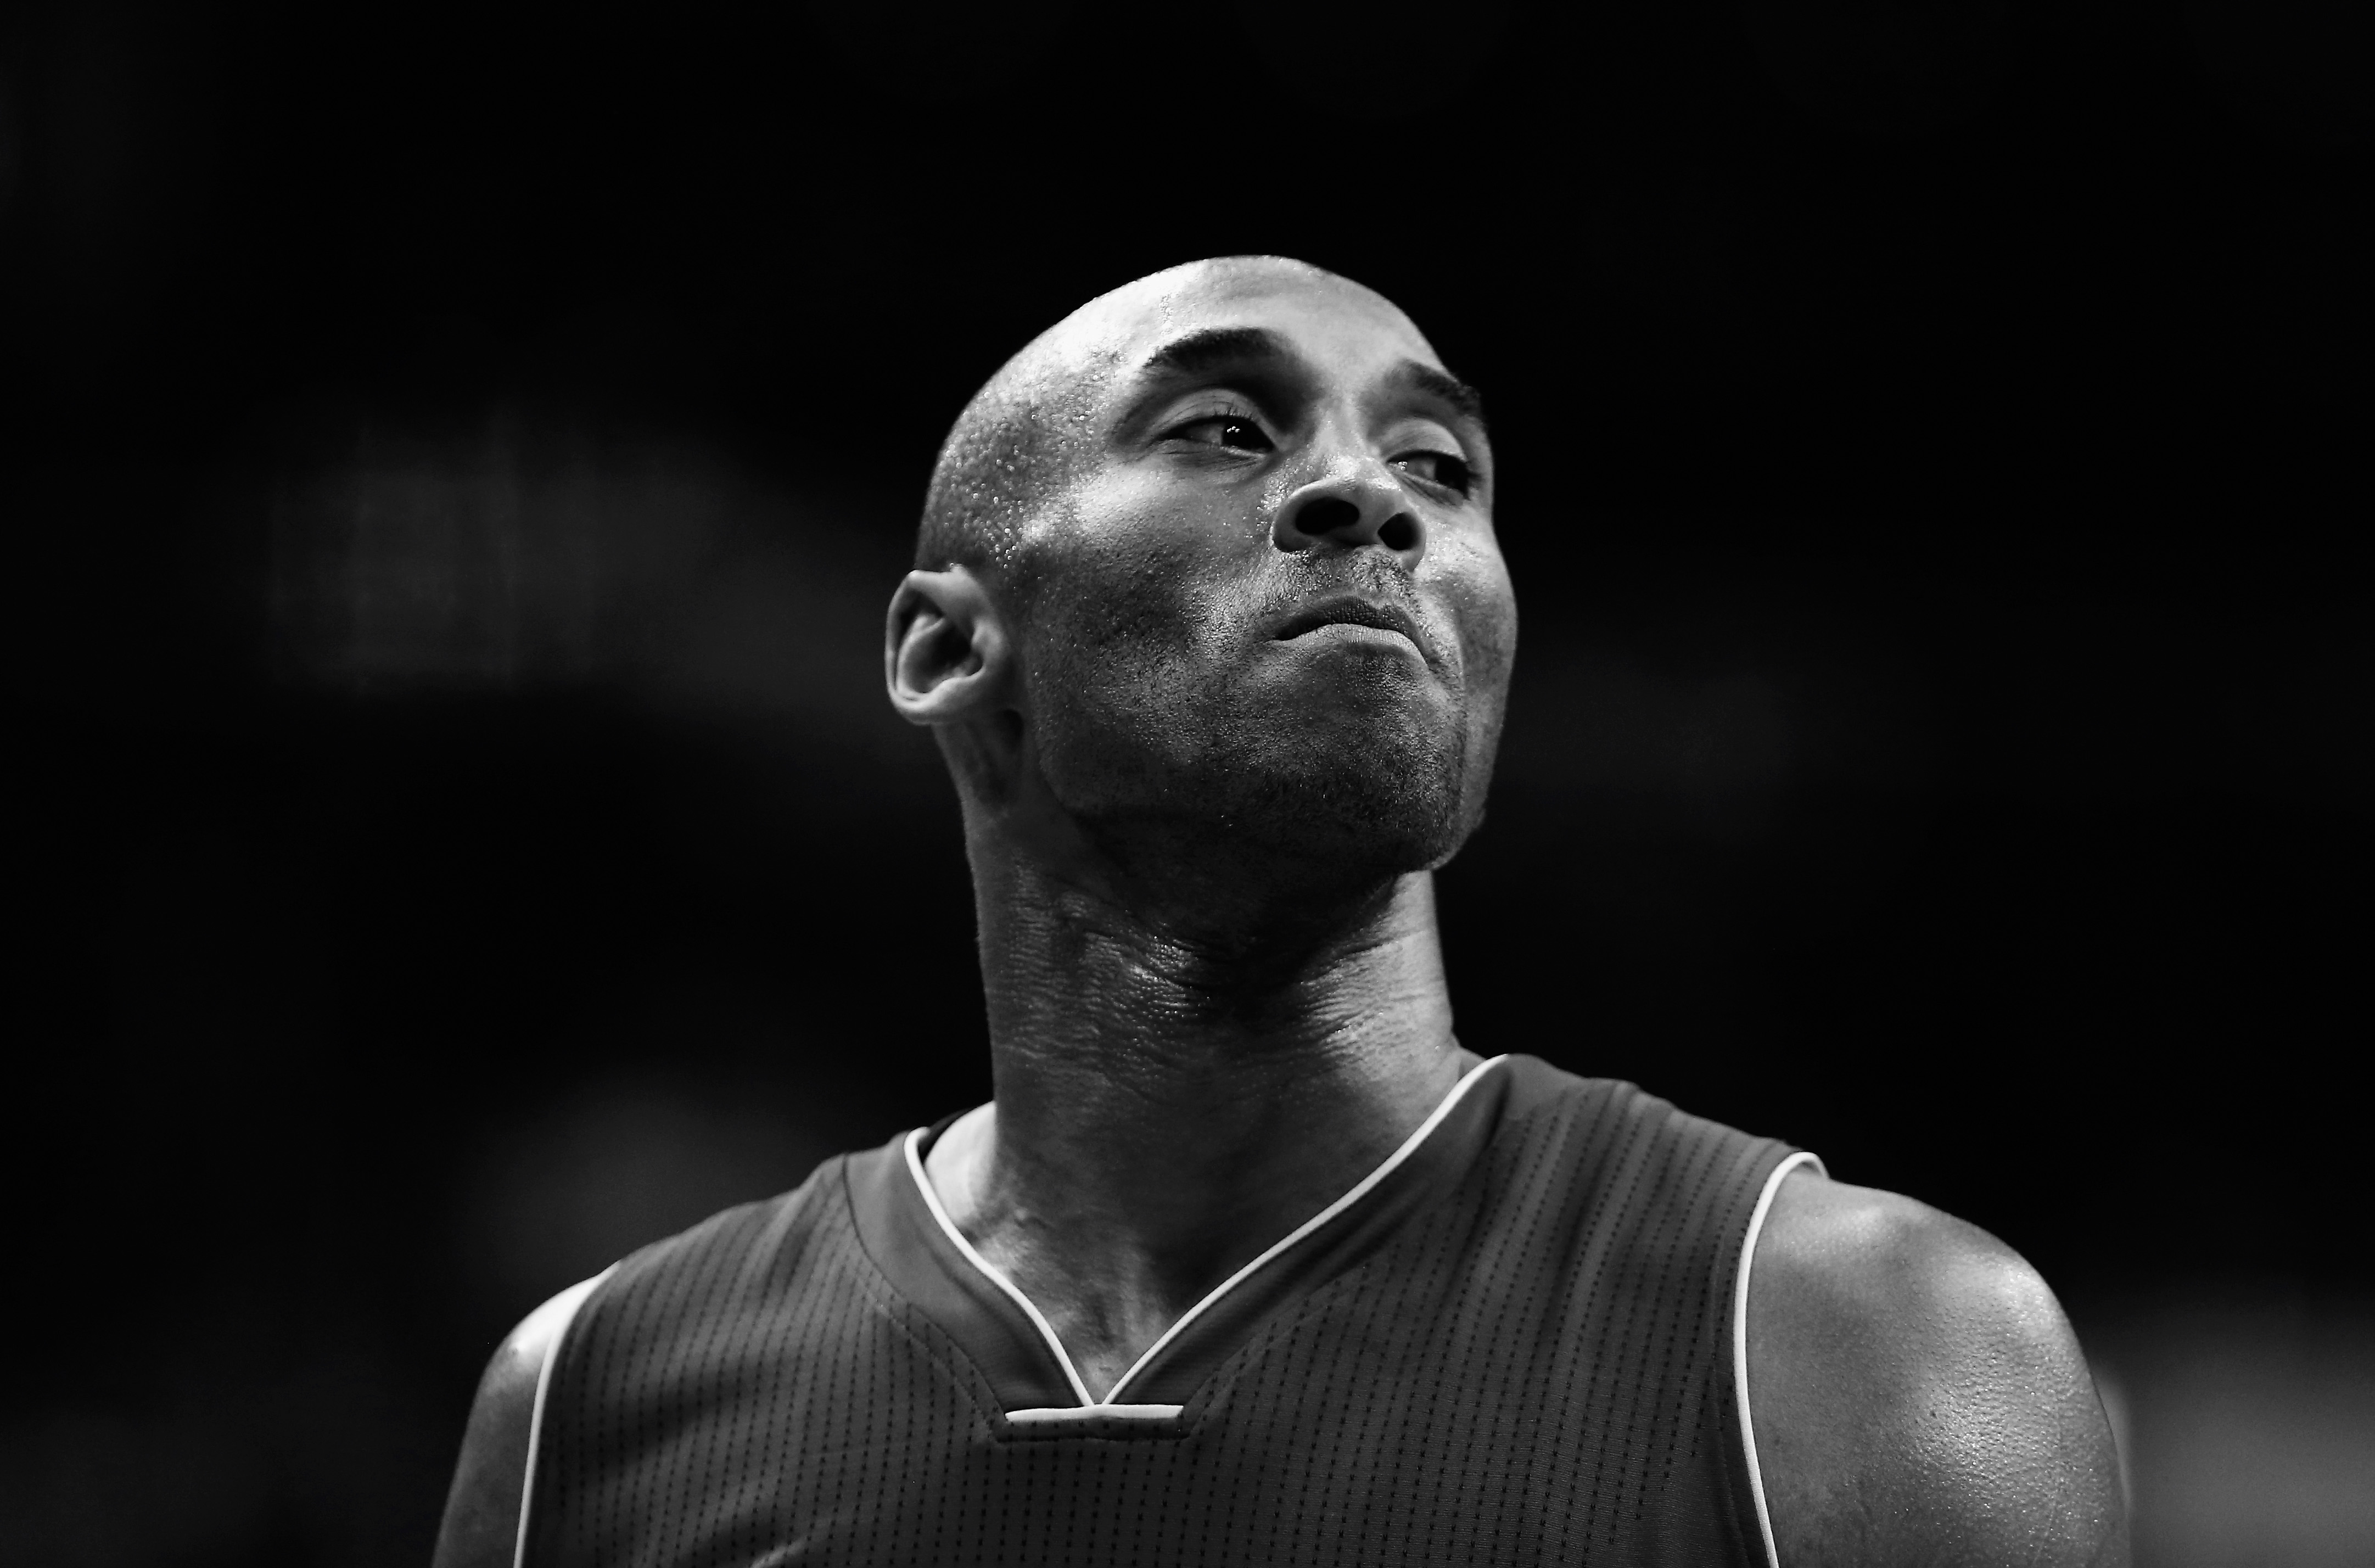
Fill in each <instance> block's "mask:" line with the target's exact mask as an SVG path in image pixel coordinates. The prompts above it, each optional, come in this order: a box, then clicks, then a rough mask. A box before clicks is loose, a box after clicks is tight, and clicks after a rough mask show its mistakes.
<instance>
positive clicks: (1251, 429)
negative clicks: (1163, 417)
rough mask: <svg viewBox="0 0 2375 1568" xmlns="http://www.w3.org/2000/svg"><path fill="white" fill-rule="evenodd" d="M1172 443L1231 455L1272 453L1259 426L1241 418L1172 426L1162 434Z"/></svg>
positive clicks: (1224, 416)
mask: <svg viewBox="0 0 2375 1568" xmlns="http://www.w3.org/2000/svg"><path fill="white" fill-rule="evenodd" d="M1164 435H1165V436H1167V437H1169V438H1170V439H1172V440H1174V441H1188V442H1195V443H1196V444H1197V445H1199V446H1221V447H1226V448H1228V449H1230V450H1231V451H1234V452H1270V451H1272V450H1274V446H1273V443H1272V442H1271V441H1270V436H1269V435H1268V434H1267V433H1266V432H1264V430H1262V428H1261V426H1260V425H1258V424H1257V423H1255V422H1254V421H1253V420H1251V419H1247V418H1246V417H1245V416H1244V415H1242V414H1207V415H1204V416H1203V417H1202V418H1200V419H1189V420H1188V421H1187V422H1186V423H1184V424H1178V425H1174V426H1172V427H1171V429H1169V430H1165V431H1164Z"/></svg>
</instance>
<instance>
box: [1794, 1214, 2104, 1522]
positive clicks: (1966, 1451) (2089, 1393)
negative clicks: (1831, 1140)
mask: <svg viewBox="0 0 2375 1568" xmlns="http://www.w3.org/2000/svg"><path fill="white" fill-rule="evenodd" d="M1747 1318H1748V1321H1747V1352H1748V1387H1749V1396H1750V1409H1751V1410H1752V1412H1753V1414H1752V1421H1753V1425H1754V1429H1755V1444H1756V1452H1757V1456H1758V1459H1759V1462H1760V1468H1761V1469H1762V1472H1763V1479H1764V1482H1765V1491H1766V1498H1767V1501H1768V1503H1769V1506H1770V1509H1771V1513H1772V1524H1773V1532H1774V1537H1775V1540H1776V1544H1777V1546H1778V1551H1779V1555H1780V1559H1781V1562H1782V1564H1783V1568H1800V1565H1803V1564H1814V1563H1824V1564H1855V1563H1862V1562H1873V1563H1882V1562H1890V1563H1895V1562H1912V1561H1920V1562H1939V1563H1949V1562H1973V1563H1979V1562H2005V1561H2019V1562H2038V1563H2053V1564H2063V1563H2066V1564H2073V1565H2076V1564H2097V1563H2099V1564H2106V1565H2108V1564H2113V1563H2124V1562H2126V1561H2127V1529H2126V1523H2125V1517H2124V1510H2123V1508H2122V1505H2121V1497H2120V1483H2119V1464H2118V1457H2117V1456H2116V1454H2115V1453H2114V1451H2113V1449H2112V1447H2111V1438H2110V1431H2109V1424H2108V1422H2107V1421H2105V1419H2104V1416H2103V1410H2102V1405H2101V1402H2100V1401H2099V1399H2098V1398H2097V1396H2096V1393H2095V1386H2094V1382H2093V1379H2092V1377H2091V1376H2090V1374H2089V1373H2088V1372H2087V1370H2086V1359H2085V1357H2084V1356H2083V1355H2082V1354H2081V1353H2080V1351H2079V1349H2078V1344H2077V1340H2076V1338H2074V1336H2073V1335H2072V1333H2071V1331H2070V1325H2069V1322H2068V1320H2067V1319H2066V1318H2065V1317H2064V1316H2063V1315H2062V1307H2061V1304H2060V1303H2058V1302H2056V1301H2055V1300H2054V1297H2053V1292H2052V1291H2050V1290H2049V1289H2047V1287H2046V1284H2045V1281H2044V1280H2043V1279H2041V1278H2040V1277H2039V1276H2038V1272H2037V1270H2036V1269H2034V1268H2032V1267H2029V1265H2028V1264H2027V1262H2026V1260H2024V1259H2023V1258H2022V1257H2021V1256H2020V1255H2019V1254H2017V1253H2015V1252H2014V1251H2013V1250H2012V1249H2011V1248H2010V1247H2007V1246H2005V1245H2004V1244H2003V1243H2002V1242H2000V1241H1998V1240H1996V1239H1995V1238H1994V1237H1993V1236H1991V1235H1989V1234H1988V1233H1987V1232H1984V1231H1981V1230H1979V1228H1978V1227H1976V1226H1973V1225H1968V1224H1966V1223H1964V1222H1963V1221H1961V1220H1956V1219H1955V1218H1953V1217H1952V1216H1950V1215H1946V1214H1943V1213H1941V1212H1939V1211H1938V1210H1937V1209H1934V1208H1930V1207H1929V1206H1928V1205H1926V1204H1922V1203H1918V1202H1916V1201H1914V1200H1913V1199H1911V1198H1908V1197H1898V1196H1897V1195H1896V1194H1894V1193H1886V1192H1879V1191H1875V1190H1874V1189H1873V1188H1869V1187H1858V1186H1849V1185H1846V1184H1844V1183H1840V1182H1834V1181H1831V1180H1829V1179H1828V1178H1827V1177H1825V1176H1822V1175H1819V1174H1816V1173H1814V1172H1812V1171H1806V1170H1800V1171H1795V1172H1792V1173H1790V1175H1789V1176H1788V1177H1786V1178H1785V1179H1784V1180H1783V1181H1782V1184H1781V1185H1780V1187H1779V1189H1778V1191H1777V1193H1776V1194H1775V1197H1774V1201H1773V1206H1772V1208H1771V1210H1770V1212H1769V1213H1768V1214H1767V1215H1766V1223H1765V1227H1764V1229H1763V1231H1762V1232H1760V1233H1759V1235H1758V1237H1757V1241H1756V1251H1755V1258H1754V1259H1753V1260H1752V1264H1751V1268H1750V1275H1749V1292H1748V1313H1747Z"/></svg>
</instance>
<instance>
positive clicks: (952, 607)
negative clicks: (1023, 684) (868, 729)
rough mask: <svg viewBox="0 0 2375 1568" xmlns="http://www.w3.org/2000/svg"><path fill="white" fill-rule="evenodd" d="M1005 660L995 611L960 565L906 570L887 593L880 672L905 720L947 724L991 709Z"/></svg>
mask: <svg viewBox="0 0 2375 1568" xmlns="http://www.w3.org/2000/svg"><path fill="white" fill-rule="evenodd" d="M1007 662H1008V661H1007V642H1006V630H1005V625H1004V623H1003V622H1002V621H1001V620H1000V619H999V618H998V608H997V606H996V605H995V604H994V603H993V602H992V601H991V599H990V597H989V595H988V594H987V592H986V591H985V590H984V589H983V587H982V584H981V583H980V582H979V580H977V579H976V578H975V576H974V574H973V573H972V572H970V571H968V570H966V569H965V568H964V567H962V566H952V567H950V568H948V569H946V570H944V571H939V572H909V573H907V575H906V577H905V579H904V580H903V581H902V582H901V583H900V584H899V590H898V592H897V593H895V594H893V595H892V596H891V612H890V615H889V617H888V619H887V620H886V622H885V625H884V629H883V648H882V674H883V680H884V684H885V685H886V686H887V687H888V689H889V691H890V695H891V705H892V707H893V708H896V709H897V710H898V711H899V715H900V717H902V718H904V719H905V720H906V721H907V722H908V723H910V724H917V725H946V724H953V723H956V722H958V721H960V720H963V719H965V718H968V717H972V716H975V715H976V714H979V713H982V712H984V711H985V710H987V708H989V707H991V706H993V705H995V704H996V703H997V702H998V701H999V700H1000V698H1001V697H1002V695H1003V690H1004V686H1005V681H1006V673H1007Z"/></svg>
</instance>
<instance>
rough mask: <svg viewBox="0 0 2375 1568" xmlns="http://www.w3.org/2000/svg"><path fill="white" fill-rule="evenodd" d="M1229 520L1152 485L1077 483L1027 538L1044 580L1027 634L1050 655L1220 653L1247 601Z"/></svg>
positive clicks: (1111, 672) (1160, 658) (1121, 671)
mask: <svg viewBox="0 0 2375 1568" xmlns="http://www.w3.org/2000/svg"><path fill="white" fill-rule="evenodd" d="M1230 521H1231V520H1230V519H1227V518H1223V517H1215V516H1211V515H1207V514H1206V513H1205V512H1204V511H1203V510H1200V509H1199V508H1198V507H1196V506H1195V505H1193V504H1192V503H1190V502H1188V501H1183V500H1182V498H1180V497H1178V496H1176V494H1167V493H1165V492H1164V490H1163V489H1162V488H1161V487H1159V486H1154V485H1152V484H1147V483H1142V482H1141V483H1131V482H1129V481H1128V479H1127V478H1118V479H1114V480H1109V481H1107V482H1105V483H1103V484H1096V485H1092V486H1090V487H1087V488H1085V489H1084V491H1083V493H1082V494H1081V495H1080V496H1079V497H1078V498H1076V500H1075V502H1074V504H1073V505H1072V506H1070V507H1069V508H1067V509H1066V512H1065V513H1064V514H1063V515H1062V516H1060V517H1059V518H1056V519H1053V520H1051V523H1050V525H1049V526H1048V528H1047V529H1046V531H1045V532H1044V533H1043V534H1041V535H1040V536H1038V537H1037V538H1036V539H1034V541H1033V549H1034V554H1035V555H1037V556H1038V557H1039V559H1040V576H1041V580H1042V581H1043V582H1045V583H1046V584H1050V587H1049V589H1048V591H1047V592H1046V594H1045V595H1043V597H1042V600H1041V604H1040V606H1039V607H1036V608H1034V612H1033V615H1032V619H1033V622H1034V632H1035V633H1038V636H1037V637H1036V638H1035V640H1036V641H1040V642H1042V643H1044V644H1046V646H1047V647H1048V649H1049V651H1050V652H1051V653H1057V654H1062V653H1064V652H1066V651H1068V650H1069V651H1070V652H1073V653H1077V654H1089V653H1092V652H1105V653H1110V654H1120V653H1121V652H1123V651H1125V650H1128V651H1134V653H1135V654H1136V655H1137V658H1138V659H1139V660H1141V661H1152V662H1153V663H1156V664H1161V663H1168V662H1173V661H1176V660H1178V659H1181V658H1188V657H1192V656H1194V655H1195V654H1199V653H1201V654H1217V653H1219V652H1221V651H1222V650H1223V648H1225V647H1226V646H1228V645H1229V644H1230V643H1233V641H1234V631H1235V629H1236V628H1238V627H1240V626H1242V624H1243V623H1244V621H1245V619H1246V616H1247V612H1248V609H1249V607H1250V606H1251V605H1252V604H1253V602H1254V599H1255V595H1254V594H1253V592H1252V586H1251V584H1250V582H1249V581H1248V578H1249V576H1250V575H1251V574H1249V573H1247V572H1243V571H1240V570H1237V568H1238V567H1239V565H1240V564H1241V563H1239V562H1238V561H1237V560H1235V555H1236V553H1237V551H1238V549H1239V548H1241V546H1242V541H1241V540H1240V539H1239V538H1238V534H1239V532H1240V530H1238V529H1236V528H1235V527H1233V526H1231V525H1230ZM1129 673H1130V670H1129V667H1128V666H1113V667H1110V668H1107V669H1105V670H1101V671H1097V672H1093V675H1094V677H1095V678H1113V677H1117V676H1119V677H1126V676H1128V674H1129Z"/></svg>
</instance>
